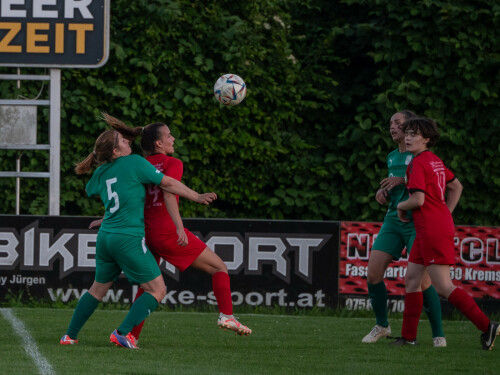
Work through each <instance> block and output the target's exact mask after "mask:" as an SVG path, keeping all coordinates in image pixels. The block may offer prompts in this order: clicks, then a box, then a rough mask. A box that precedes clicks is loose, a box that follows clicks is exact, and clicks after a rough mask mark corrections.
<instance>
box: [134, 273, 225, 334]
mask: <svg viewBox="0 0 500 375" xmlns="http://www.w3.org/2000/svg"><path fill="white" fill-rule="evenodd" d="M212 289H213V290H214V294H215V298H216V299H217V305H218V306H219V311H220V312H221V313H223V314H226V315H233V300H232V299H231V287H230V282H229V275H228V274H227V273H225V272H217V273H215V274H213V275H212ZM142 293H144V290H143V289H142V288H139V289H138V291H137V295H136V297H135V299H134V302H135V300H136V299H137V298H139V297H140V296H141V295H142ZM143 325H144V321H143V322H142V323H140V324H139V325H137V326H135V327H134V328H133V329H132V331H131V333H132V335H134V337H135V338H136V339H139V335H140V334H141V331H142V326H143Z"/></svg>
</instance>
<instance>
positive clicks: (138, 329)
mask: <svg viewBox="0 0 500 375" xmlns="http://www.w3.org/2000/svg"><path fill="white" fill-rule="evenodd" d="M143 293H144V289H142V288H139V289H137V294H136V295H135V299H134V303H135V301H137V298H139V297H140V296H142V294H143ZM143 326H144V320H143V321H142V322H140V323H139V324H138V325H136V326H135V327H134V328H132V331H130V333H132V335H133V336H134V337H135V339H136V340H139V336H140V334H141V331H142V327H143Z"/></svg>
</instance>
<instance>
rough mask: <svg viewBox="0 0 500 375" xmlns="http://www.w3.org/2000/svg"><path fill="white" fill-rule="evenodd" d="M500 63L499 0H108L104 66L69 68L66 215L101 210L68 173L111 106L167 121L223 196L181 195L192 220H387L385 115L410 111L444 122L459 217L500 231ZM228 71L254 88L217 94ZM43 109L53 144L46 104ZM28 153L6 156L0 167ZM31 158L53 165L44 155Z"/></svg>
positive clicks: (65, 86)
mask: <svg viewBox="0 0 500 375" xmlns="http://www.w3.org/2000/svg"><path fill="white" fill-rule="evenodd" d="M205 3H206V4H205ZM499 68H500V5H499V4H498V2H497V1H479V0H474V1H472V0H464V1H460V2H444V1H436V0H424V1H419V2H414V1H410V0H395V1H381V0H251V1H240V2H235V1H229V0H214V1H210V2H193V1H190V0H176V1H175V0H134V1H133V2H129V1H125V0H113V1H112V2H111V31H110V56H109V60H108V62H107V64H106V65H104V66H103V67H102V68H98V69H63V70H62V87H61V90H62V98H61V99H62V101H61V105H62V107H61V150H62V151H61V214H62V215H92V216H93V215H101V214H102V213H103V208H102V204H101V203H100V202H99V201H98V199H97V198H95V199H93V198H87V197H86V196H85V192H84V188H85V184H86V183H87V181H88V179H89V176H85V177H81V176H76V175H75V174H74V172H73V168H74V165H75V163H77V162H79V161H81V160H83V159H84V158H85V157H86V156H87V155H88V153H89V152H91V151H92V147H93V144H94V141H95V139H96V137H97V136H98V135H99V134H100V133H101V132H102V131H103V130H104V129H105V124H104V122H103V121H101V120H100V112H101V111H106V112H108V113H110V114H112V115H114V116H116V117H118V118H120V119H122V120H123V121H125V122H126V123H127V124H129V125H131V126H142V125H146V124H148V123H151V122H156V121H161V122H165V123H166V124H168V125H169V127H170V129H171V131H172V133H173V135H174V136H175V137H176V142H175V148H176V154H175V156H176V157H178V158H180V159H181V160H182V161H183V162H184V171H185V172H184V178H183V181H184V182H185V183H186V184H187V185H188V186H190V187H192V188H193V189H195V190H197V191H200V192H205V191H215V192H217V194H218V195H219V200H218V201H217V202H216V203H215V204H213V206H211V207H209V208H207V207H204V206H198V205H196V204H193V203H191V202H187V201H185V200H183V201H182V202H181V214H182V215H183V216H184V217H216V218H260V219H294V220H306V219H314V220H361V221H380V220H382V219H383V217H384V214H385V209H384V208H383V207H380V206H379V205H378V204H377V203H376V202H375V199H374V196H375V192H376V190H377V187H378V184H379V181H380V180H381V179H382V178H384V177H385V176H386V174H387V167H386V163H385V160H386V156H387V154H388V153H389V152H390V151H392V150H393V149H395V147H396V146H395V144H393V142H392V140H391V138H390V135H389V132H388V126H389V118H390V116H391V115H392V114H393V113H394V112H395V111H397V110H402V109H411V110H413V111H415V112H416V113H418V114H420V115H423V116H429V117H432V118H434V119H435V120H436V121H437V123H438V126H439V128H440V131H441V139H440V142H439V143H438V145H437V146H436V147H435V149H434V150H433V151H434V152H436V153H437V154H438V155H439V156H440V157H442V158H443V159H444V161H445V162H446V163H447V165H448V166H449V167H450V168H451V169H452V170H453V171H454V172H455V173H456V175H457V177H458V178H459V179H460V180H461V182H462V183H463V185H464V193H463V197H462V200H461V201H460V203H459V206H458V208H457V210H456V211H455V214H454V216H455V221H456V223H457V224H470V225H500V215H499V212H500V201H499V200H498V198H497V197H498V196H500V173H499V163H500V162H499V155H500V153H499V151H500V101H499V97H498V96H499V91H500V84H499V83H500V82H499V81H500V69H499ZM0 73H11V74H12V73H16V69H15V68H0ZM22 73H36V74H41V73H46V71H44V70H43V69H22ZM225 73H235V74H238V75H240V76H241V77H242V78H243V79H244V80H245V82H246V84H247V86H248V92H247V98H246V99H245V100H244V101H243V102H242V103H241V104H240V105H238V106H236V107H231V108H226V107H222V106H220V105H219V104H218V103H217V102H216V100H215V98H214V96H213V91H212V90H213V84H214V83H215V81H216V80H217V78H218V77H219V76H220V75H222V74H225ZM41 85H42V83H40V82H38V83H29V82H25V83H23V85H22V86H21V88H20V89H18V88H17V86H15V85H14V84H13V83H12V82H6V81H0V95H1V97H2V98H3V99H7V98H17V97H19V96H20V95H22V96H24V97H29V98H32V97H35V96H37V95H38V93H39V92H40V90H41V89H42V97H41V98H43V96H44V95H45V96H47V95H48V93H47V91H48V87H41ZM45 85H46V86H48V85H47V84H45ZM38 113H39V121H38V122H39V125H38V127H39V131H38V134H39V136H38V137H39V139H38V142H39V143H47V142H48V141H47V138H48V135H47V128H48V125H47V124H48V109H47V108H39V111H38ZM135 149H136V151H137V152H140V149H139V148H138V147H135ZM18 155H19V151H6V150H0V170H9V171H11V170H14V168H15V159H16V157H18ZM21 160H22V170H23V171H46V170H47V165H48V155H47V152H43V151H26V152H24V153H23V157H22V159H21ZM21 187H22V188H21V213H22V214H37V215H44V214H47V213H48V208H47V206H48V182H47V181H46V180H40V179H23V180H22V182H21ZM0 189H1V190H2V191H3V192H4V199H2V200H1V201H0V212H1V213H3V214H13V213H14V212H15V180H14V179H11V178H2V179H0Z"/></svg>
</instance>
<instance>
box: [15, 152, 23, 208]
mask: <svg viewBox="0 0 500 375" xmlns="http://www.w3.org/2000/svg"><path fill="white" fill-rule="evenodd" d="M22 156H23V153H22V152H21V153H20V154H19V155H18V157H17V159H16V172H21V158H22ZM20 211H21V178H20V177H16V215H19V212H20Z"/></svg>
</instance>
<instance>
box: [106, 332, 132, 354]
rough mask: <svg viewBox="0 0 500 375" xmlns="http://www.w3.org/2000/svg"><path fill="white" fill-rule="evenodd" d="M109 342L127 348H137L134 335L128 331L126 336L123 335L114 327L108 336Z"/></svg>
mask: <svg viewBox="0 0 500 375" xmlns="http://www.w3.org/2000/svg"><path fill="white" fill-rule="evenodd" d="M109 342H111V343H114V344H116V346H121V347H123V348H127V349H139V347H138V346H137V342H136V341H135V337H134V336H133V335H132V334H131V333H130V332H129V333H127V335H126V336H123V335H120V334H119V333H118V331H117V330H116V329H115V330H114V331H113V333H112V334H111V336H109Z"/></svg>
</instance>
